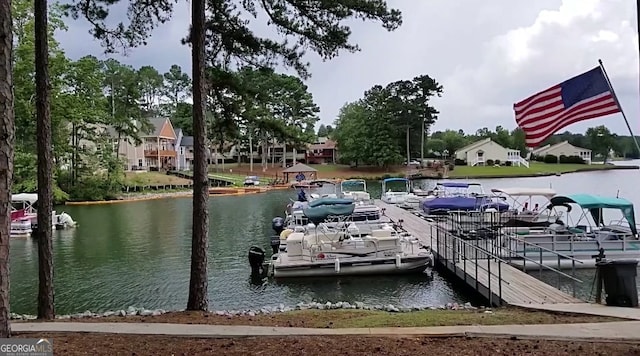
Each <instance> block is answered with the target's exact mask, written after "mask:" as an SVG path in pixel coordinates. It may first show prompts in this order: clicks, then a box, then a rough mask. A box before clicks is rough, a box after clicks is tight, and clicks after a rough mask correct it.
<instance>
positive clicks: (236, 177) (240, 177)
mask: <svg viewBox="0 0 640 356" xmlns="http://www.w3.org/2000/svg"><path fill="white" fill-rule="evenodd" d="M254 175H257V176H258V180H259V181H260V185H268V184H269V183H270V178H269V177H262V176H260V175H259V174H258V173H257V172H256V173H255V174H254ZM209 177H211V178H220V179H226V180H230V181H232V182H233V185H236V186H242V185H244V179H245V178H246V177H247V175H245V174H233V173H209Z"/></svg>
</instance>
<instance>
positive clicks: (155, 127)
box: [141, 117, 171, 137]
mask: <svg viewBox="0 0 640 356" xmlns="http://www.w3.org/2000/svg"><path fill="white" fill-rule="evenodd" d="M167 121H169V124H171V121H170V120H169V119H167V118H166V117H154V118H151V119H149V123H150V124H151V127H152V129H151V132H150V133H143V134H142V135H141V136H143V137H158V136H160V134H161V133H162V128H163V127H164V124H165V122H167Z"/></svg>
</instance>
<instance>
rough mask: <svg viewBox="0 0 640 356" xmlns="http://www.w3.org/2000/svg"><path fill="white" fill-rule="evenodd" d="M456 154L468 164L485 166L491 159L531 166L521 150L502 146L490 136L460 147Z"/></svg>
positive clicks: (515, 164)
mask: <svg viewBox="0 0 640 356" xmlns="http://www.w3.org/2000/svg"><path fill="white" fill-rule="evenodd" d="M454 156H455V158H456V159H457V160H461V161H465V162H466V164H467V166H484V165H486V164H487V162H488V161H489V160H490V161H493V162H500V163H502V162H511V164H512V165H514V166H525V167H529V162H528V161H527V160H526V159H524V158H522V157H521V156H520V151H519V150H514V149H511V148H505V147H502V146H501V145H499V144H497V143H496V142H494V141H493V140H491V139H490V138H485V139H483V140H480V141H476V142H474V143H472V144H469V145H466V146H464V147H462V148H460V149H458V150H457V151H456V152H455V153H454Z"/></svg>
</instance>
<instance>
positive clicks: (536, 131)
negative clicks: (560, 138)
mask: <svg viewBox="0 0 640 356" xmlns="http://www.w3.org/2000/svg"><path fill="white" fill-rule="evenodd" d="M513 110H514V111H515V113H516V122H517V123H518V126H519V127H520V128H522V130H523V131H524V133H525V136H526V143H527V146H528V147H538V146H539V145H540V144H541V143H542V142H543V141H544V140H546V139H547V138H548V137H549V136H551V135H553V134H554V133H556V132H558V131H559V130H560V129H562V128H564V127H567V126H569V125H571V124H573V123H575V122H578V121H584V120H589V119H595V118H598V117H601V116H605V115H610V114H615V113H617V112H620V106H619V105H618V102H617V100H616V98H615V96H614V95H613V93H612V91H611V87H610V86H609V83H608V81H607V79H606V77H605V76H604V72H603V71H602V68H601V67H596V68H594V69H592V70H590V71H588V72H585V73H582V74H580V75H578V76H575V77H573V78H571V79H568V80H566V81H564V82H562V83H560V84H558V85H554V86H552V87H551V88H549V89H547V90H545V91H541V92H539V93H537V94H534V95H532V96H530V97H528V98H526V99H524V100H522V101H521V102H519V103H515V104H514V105H513Z"/></svg>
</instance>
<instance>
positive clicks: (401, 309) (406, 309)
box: [400, 308, 411, 313]
mask: <svg viewBox="0 0 640 356" xmlns="http://www.w3.org/2000/svg"><path fill="white" fill-rule="evenodd" d="M410 311H411V308H400V312H402V313H408V312H410Z"/></svg>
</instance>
